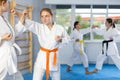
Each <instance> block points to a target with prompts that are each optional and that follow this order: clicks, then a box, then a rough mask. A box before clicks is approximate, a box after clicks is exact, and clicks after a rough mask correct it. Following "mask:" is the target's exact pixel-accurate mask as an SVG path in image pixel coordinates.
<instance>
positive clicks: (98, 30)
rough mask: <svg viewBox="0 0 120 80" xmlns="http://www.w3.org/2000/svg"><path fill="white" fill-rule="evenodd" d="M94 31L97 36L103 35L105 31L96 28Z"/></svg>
mask: <svg viewBox="0 0 120 80" xmlns="http://www.w3.org/2000/svg"><path fill="white" fill-rule="evenodd" d="M92 31H93V32H95V33H96V34H99V35H103V34H104V31H105V30H104V29H98V28H95V29H92Z"/></svg>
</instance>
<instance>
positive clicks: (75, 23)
mask: <svg viewBox="0 0 120 80" xmlns="http://www.w3.org/2000/svg"><path fill="white" fill-rule="evenodd" d="M78 24H79V21H75V22H74V28H73V30H74V29H75V28H76V25H78Z"/></svg>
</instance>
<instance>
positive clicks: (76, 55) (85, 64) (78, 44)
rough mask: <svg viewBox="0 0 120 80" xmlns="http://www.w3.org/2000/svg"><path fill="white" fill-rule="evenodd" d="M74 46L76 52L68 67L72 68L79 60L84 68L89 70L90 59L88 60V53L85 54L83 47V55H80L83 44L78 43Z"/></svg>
mask: <svg viewBox="0 0 120 80" xmlns="http://www.w3.org/2000/svg"><path fill="white" fill-rule="evenodd" d="M73 46H74V47H73V49H74V51H73V53H72V59H71V61H70V63H68V65H69V66H72V65H73V64H74V63H75V62H76V61H77V60H79V59H81V61H82V63H83V65H84V67H85V68H87V67H88V58H87V55H86V53H85V52H84V49H83V47H82V51H83V53H80V46H81V44H80V43H79V42H76V43H75V44H74V45H73Z"/></svg>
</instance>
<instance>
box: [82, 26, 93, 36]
mask: <svg viewBox="0 0 120 80" xmlns="http://www.w3.org/2000/svg"><path fill="white" fill-rule="evenodd" d="M90 31H91V29H90V28H86V29H81V34H83V35H84V34H87V33H89V32H90Z"/></svg>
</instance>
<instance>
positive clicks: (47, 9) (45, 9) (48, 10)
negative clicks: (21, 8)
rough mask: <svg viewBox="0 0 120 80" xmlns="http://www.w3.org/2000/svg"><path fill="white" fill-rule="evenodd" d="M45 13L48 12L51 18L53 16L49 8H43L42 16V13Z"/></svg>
mask: <svg viewBox="0 0 120 80" xmlns="http://www.w3.org/2000/svg"><path fill="white" fill-rule="evenodd" d="M43 11H47V12H49V13H50V15H51V16H53V13H52V11H51V9H49V8H43V9H42V10H41V11H40V15H41V13H42V12H43Z"/></svg>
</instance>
